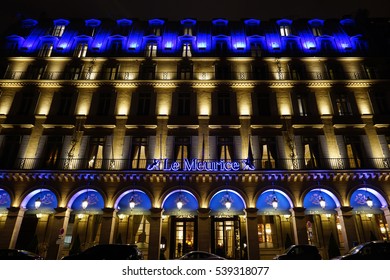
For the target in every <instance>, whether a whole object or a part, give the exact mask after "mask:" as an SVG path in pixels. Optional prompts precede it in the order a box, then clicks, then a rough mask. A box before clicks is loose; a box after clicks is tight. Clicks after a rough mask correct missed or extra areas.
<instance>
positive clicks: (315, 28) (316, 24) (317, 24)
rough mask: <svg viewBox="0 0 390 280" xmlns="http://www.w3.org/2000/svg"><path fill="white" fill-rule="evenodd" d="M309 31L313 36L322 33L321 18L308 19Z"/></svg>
mask: <svg viewBox="0 0 390 280" xmlns="http://www.w3.org/2000/svg"><path fill="white" fill-rule="evenodd" d="M308 24H309V26H310V29H311V32H312V33H313V35H314V36H315V37H318V36H322V35H323V33H324V32H323V27H324V20H322V19H312V20H309V21H308Z"/></svg>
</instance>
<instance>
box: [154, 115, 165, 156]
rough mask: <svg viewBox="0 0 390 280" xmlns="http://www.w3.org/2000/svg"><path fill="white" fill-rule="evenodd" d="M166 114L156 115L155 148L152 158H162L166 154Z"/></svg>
mask: <svg viewBox="0 0 390 280" xmlns="http://www.w3.org/2000/svg"><path fill="white" fill-rule="evenodd" d="M167 124H168V116H157V129H156V149H155V150H154V158H159V159H163V158H165V157H166V156H167V137H168V127H167Z"/></svg>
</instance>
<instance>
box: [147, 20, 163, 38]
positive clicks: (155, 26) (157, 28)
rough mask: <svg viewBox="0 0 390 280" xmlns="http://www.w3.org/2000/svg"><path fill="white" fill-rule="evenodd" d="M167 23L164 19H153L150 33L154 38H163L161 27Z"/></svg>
mask: <svg viewBox="0 0 390 280" xmlns="http://www.w3.org/2000/svg"><path fill="white" fill-rule="evenodd" d="M164 23H165V21H164V20H162V19H157V18H155V19H151V20H149V27H150V33H151V35H154V36H161V27H162V26H163V25H164Z"/></svg>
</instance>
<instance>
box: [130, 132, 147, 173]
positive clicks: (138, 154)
mask: <svg viewBox="0 0 390 280" xmlns="http://www.w3.org/2000/svg"><path fill="white" fill-rule="evenodd" d="M147 143H148V142H147V138H146V137H134V138H133V147H132V156H131V159H132V162H131V168H132V169H144V168H146V160H147V158H146V148H147Z"/></svg>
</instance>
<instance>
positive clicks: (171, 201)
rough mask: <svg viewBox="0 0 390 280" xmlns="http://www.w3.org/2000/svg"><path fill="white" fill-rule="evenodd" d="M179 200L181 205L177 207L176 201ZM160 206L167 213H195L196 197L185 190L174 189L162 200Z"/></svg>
mask: <svg viewBox="0 0 390 280" xmlns="http://www.w3.org/2000/svg"><path fill="white" fill-rule="evenodd" d="M179 200H180V201H181V202H182V204H183V206H182V208H181V209H178V208H177V202H178V201H179ZM162 208H163V209H164V214H167V215H180V214H181V215H183V214H195V215H196V213H197V210H198V208H199V204H198V200H197V199H196V197H195V196H194V195H193V194H192V193H191V192H189V191H187V190H176V191H173V192H171V193H170V194H169V195H168V196H167V197H166V198H165V199H164V201H163V203H162Z"/></svg>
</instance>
